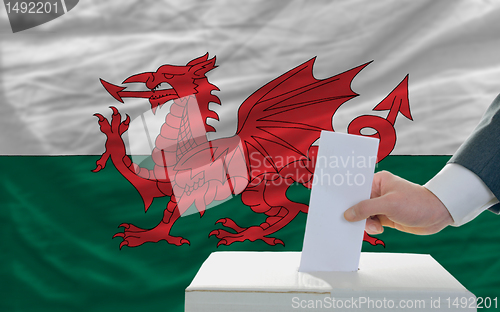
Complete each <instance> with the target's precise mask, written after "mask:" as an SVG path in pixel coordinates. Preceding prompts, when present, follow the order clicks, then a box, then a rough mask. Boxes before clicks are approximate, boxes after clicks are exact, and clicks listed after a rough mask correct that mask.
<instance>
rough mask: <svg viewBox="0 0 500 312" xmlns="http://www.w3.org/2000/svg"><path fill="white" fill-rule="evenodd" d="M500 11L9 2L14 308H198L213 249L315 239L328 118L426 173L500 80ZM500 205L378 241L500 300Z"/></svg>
mask: <svg viewBox="0 0 500 312" xmlns="http://www.w3.org/2000/svg"><path fill="white" fill-rule="evenodd" d="M30 3H33V4H34V5H33V7H34V9H33V11H32V13H30V8H31V6H32V5H31V4H30ZM38 3H40V4H42V5H41V6H40V5H39V4H38ZM39 8H40V10H38V9H39ZM56 9H58V10H60V11H58V12H55V10H56ZM499 21H500V3H497V2H495V1H489V2H487V1H484V2H480V1H470V0H461V1H459V0H453V1H452V0H450V1H444V0H443V1H410V0H408V1H401V0H398V1H395V0H384V1H260V0H256V1H210V2H208V1H167V0H164V1H129V0H121V1H117V0H116V1H114V0H113V1H91V0H88V1H80V2H78V1H69V0H66V1H64V0H59V1H57V0H54V1H52V2H48V1H47V2H44V1H39V2H29V1H24V2H22V1H9V0H4V6H3V7H2V8H1V9H0V142H1V145H0V146H1V147H0V154H1V156H0V163H1V170H0V183H1V187H0V207H1V208H0V222H1V224H0V231H1V232H0V233H1V237H2V240H1V243H0V247H1V248H0V250H1V255H2V256H1V264H0V272H1V275H0V276H1V277H2V278H1V283H0V311H9V312H10V311H12V312H14V311H15V312H17V311H37V312H38V311H50V312H57V311H92V312H97V311H106V312H109V311H129V310H130V311H156V310H161V311H183V309H184V289H185V288H186V287H187V286H188V285H189V283H190V282H191V280H192V279H193V277H194V276H195V274H196V272H197V271H198V269H199V268H200V266H201V264H202V263H203V261H204V260H205V259H206V258H207V257H208V255H209V254H210V253H211V252H214V251H221V250H222V251H230V250H253V251H276V252H280V251H300V250H301V249H302V242H303V236H304V229H305V221H306V218H307V214H306V212H307V204H308V203H309V197H310V186H311V182H312V181H311V177H312V175H311V172H312V171H311V170H312V169H311V168H313V167H314V155H315V154H314V153H315V148H314V146H315V145H317V143H318V142H317V141H316V140H315V135H316V134H318V133H319V131H320V130H325V129H326V130H334V131H337V132H344V133H354V134H359V135H365V136H375V137H378V138H380V139H381V142H384V143H383V144H382V143H381V144H382V146H383V148H384V149H383V152H380V153H379V160H380V162H379V163H378V166H377V170H389V171H391V172H393V173H394V174H397V175H399V176H401V177H404V178H406V179H408V180H410V181H413V182H415V183H419V184H424V183H426V182H427V181H428V180H429V179H430V178H432V177H433V176H434V175H435V174H436V173H437V172H438V171H439V170H440V169H441V168H442V167H443V166H444V165H445V163H446V162H447V160H448V159H449V158H450V156H451V155H452V154H453V153H454V152H455V151H456V150H457V148H458V147H459V146H460V144H461V143H462V142H463V141H464V140H465V139H466V138H467V137H468V135H469V134H470V133H471V132H472V130H473V129H474V127H475V126H476V124H477V123H478V121H479V120H480V118H481V116H482V114H483V113H484V111H485V110H486V108H487V107H488V106H489V104H490V103H491V102H492V101H493V99H494V98H495V97H496V95H497V94H498V93H499V92H500V58H499V57H498V51H499V48H500V40H499V37H498V28H499V27H500V23H499ZM110 107H111V108H110ZM127 116H128V117H127ZM188 117H189V118H188ZM318 137H319V134H318ZM311 146H313V147H311ZM254 155H258V157H256V158H254V157H253V156H254ZM285 156H286V157H285ZM287 157H288V158H287ZM290 159H292V160H291V161H290ZM299 169H300V171H296V170H299ZM285 173H290V175H289V176H286V175H285ZM276 181H278V182H279V183H278V182H276ZM273 182H276V183H274V185H273ZM200 194H201V195H200ZM209 208H211V209H209ZM181 214H182V216H181ZM497 218H498V217H496V216H494V215H493V214H491V213H489V212H485V213H483V214H481V215H480V216H479V217H478V218H476V219H475V220H473V221H472V222H470V223H467V224H466V225H464V226H461V227H459V228H453V227H449V228H446V229H444V230H443V231H441V232H440V233H438V234H435V235H432V236H415V235H411V234H405V233H401V232H398V231H396V230H391V229H386V230H385V232H384V233H383V234H380V235H377V236H376V238H367V237H365V239H366V240H367V241H366V242H365V243H364V244H363V251H373V252H397V253H422V254H430V255H432V256H433V257H434V258H435V259H436V260H437V261H439V262H440V263H441V264H442V265H443V266H444V267H445V268H446V269H447V270H448V271H449V272H450V273H451V274H453V275H454V276H455V277H456V278H457V279H458V280H459V281H460V282H461V283H462V284H463V285H464V286H465V287H466V288H467V289H469V290H470V291H471V292H473V293H474V294H475V295H476V296H477V297H482V298H485V297H490V298H491V299H493V298H496V297H497V296H498V294H499V293H500V285H499V283H498V276H499V274H500V264H499V262H498V258H499V256H500V250H499V249H498V240H499V238H500V233H499V231H498V225H497V224H498V222H499V220H498V219H497ZM242 233H243V234H242ZM496 302H497V301H493V303H496Z"/></svg>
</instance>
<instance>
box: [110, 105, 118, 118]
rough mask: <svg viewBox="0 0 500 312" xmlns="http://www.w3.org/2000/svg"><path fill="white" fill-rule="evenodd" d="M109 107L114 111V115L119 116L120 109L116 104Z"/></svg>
mask: <svg viewBox="0 0 500 312" xmlns="http://www.w3.org/2000/svg"><path fill="white" fill-rule="evenodd" d="M109 108H111V110H112V111H113V116H117V115H118V109H117V108H116V107H114V106H110V107H109Z"/></svg>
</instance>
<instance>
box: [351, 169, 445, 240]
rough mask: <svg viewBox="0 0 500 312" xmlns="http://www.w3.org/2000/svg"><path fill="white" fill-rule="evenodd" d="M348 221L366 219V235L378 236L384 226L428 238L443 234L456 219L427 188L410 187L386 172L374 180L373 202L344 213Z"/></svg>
mask: <svg viewBox="0 0 500 312" xmlns="http://www.w3.org/2000/svg"><path fill="white" fill-rule="evenodd" d="M344 218H345V219H346V220H347V221H351V222H354V221H360V220H363V219H367V218H368V219H367V221H366V232H367V233H368V234H379V233H382V232H383V231H384V228H383V227H384V226H389V227H392V228H395V229H397V230H400V231H403V232H408V233H413V234H419V235H427V234H434V233H437V232H439V231H441V230H442V229H443V228H445V227H446V226H448V225H450V224H452V223H453V218H452V217H451V215H450V213H449V212H448V210H447V209H446V207H445V206H444V205H443V203H441V201H440V200H439V199H438V198H437V197H436V196H435V195H434V194H432V193H431V192H430V191H429V190H427V189H426V188H425V187H423V186H420V185H418V184H414V183H411V182H409V181H407V180H405V179H402V178H400V177H398V176H395V175H393V174H392V173H390V172H387V171H381V172H377V173H376V174H375V176H374V178H373V185H372V193H371V199H368V200H364V201H362V202H360V203H358V204H356V205H354V206H352V207H351V208H349V209H347V210H346V211H345V212H344Z"/></svg>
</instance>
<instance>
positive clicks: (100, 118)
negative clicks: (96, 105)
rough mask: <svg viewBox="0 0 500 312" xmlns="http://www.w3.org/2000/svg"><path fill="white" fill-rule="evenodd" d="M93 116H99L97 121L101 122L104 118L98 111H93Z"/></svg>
mask: <svg viewBox="0 0 500 312" xmlns="http://www.w3.org/2000/svg"><path fill="white" fill-rule="evenodd" d="M94 116H96V117H97V118H99V122H103V121H104V120H105V119H106V118H104V116H103V115H101V114H99V113H95V114H94Z"/></svg>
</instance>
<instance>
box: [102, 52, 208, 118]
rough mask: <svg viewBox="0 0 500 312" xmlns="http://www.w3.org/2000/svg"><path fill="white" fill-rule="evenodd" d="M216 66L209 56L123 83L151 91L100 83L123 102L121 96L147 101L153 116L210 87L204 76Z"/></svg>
mask: <svg viewBox="0 0 500 312" xmlns="http://www.w3.org/2000/svg"><path fill="white" fill-rule="evenodd" d="M215 67H216V66H215V57H213V58H211V59H208V53H207V54H205V55H203V56H201V57H198V58H196V59H194V60H192V61H190V62H189V63H187V64H186V65H184V66H182V65H180V66H178V65H162V66H160V67H159V68H158V69H157V70H156V71H155V72H145V73H140V74H137V75H133V76H130V77H128V78H127V79H125V80H124V81H123V83H137V82H139V83H144V84H145V85H146V88H148V89H149V90H148V91H123V90H124V89H125V87H119V86H115V85H113V84H111V83H108V82H106V81H104V80H102V79H101V83H102V84H103V86H104V88H106V90H107V91H108V92H109V93H110V94H111V95H112V96H113V97H114V98H115V99H117V100H118V101H120V102H123V100H122V97H141V98H148V99H149V103H150V104H151V109H152V111H153V113H154V112H155V111H156V108H157V107H158V106H160V107H161V106H162V105H163V104H165V103H166V102H167V101H169V100H173V99H177V98H182V97H187V96H190V95H196V94H198V93H199V92H200V91H201V90H200V88H203V87H204V86H206V85H207V84H206V83H204V82H206V81H207V77H206V75H205V74H206V73H207V72H208V71H210V70H212V69H214V68H215ZM211 86H212V88H211V89H214V88H213V87H214V86H213V85H211ZM215 88H216V87H215ZM210 91H211V90H210ZM210 91H209V92H210Z"/></svg>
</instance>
